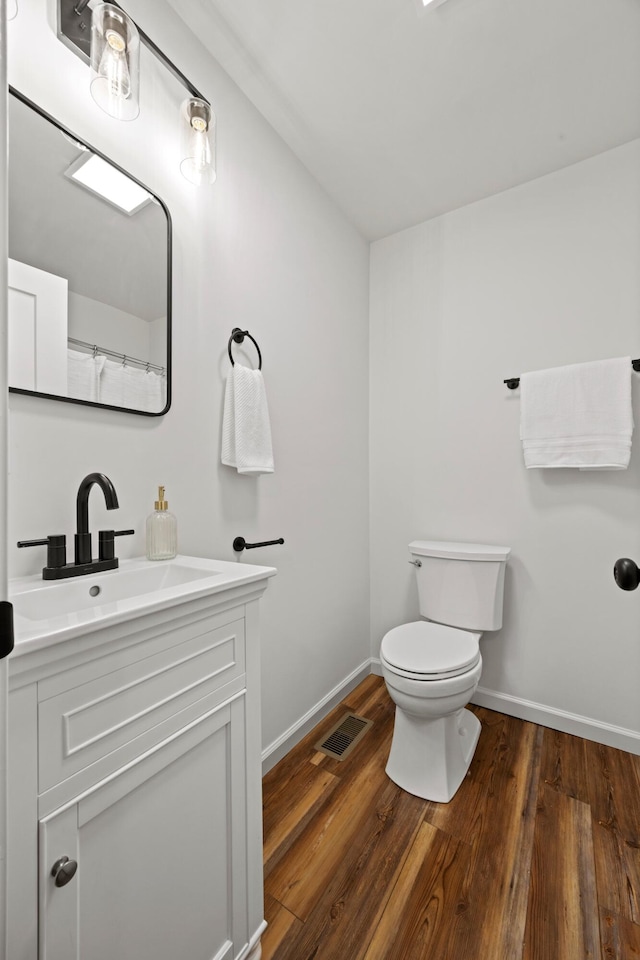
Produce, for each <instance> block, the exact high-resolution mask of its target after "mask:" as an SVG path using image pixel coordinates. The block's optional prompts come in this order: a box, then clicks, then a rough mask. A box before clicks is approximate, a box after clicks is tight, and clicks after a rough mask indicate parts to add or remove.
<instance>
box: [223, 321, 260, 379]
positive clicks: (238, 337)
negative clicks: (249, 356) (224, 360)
mask: <svg viewBox="0 0 640 960" xmlns="http://www.w3.org/2000/svg"><path fill="white" fill-rule="evenodd" d="M245 337H249V340H251V342H252V343H253V345H254V347H255V348H256V350H257V351H258V370H262V354H261V353H260V347H259V346H258V344H257V343H256V341H255V340H254V339H253V337H252V336H251V334H250V333H249V331H248V330H241V329H240V327H234V328H233V330H232V331H231V336H230V337H229V346H228V348H227V349H228V351H229V360H231V366H232V367H234V366H235V363H236V362H235V360H234V359H233V355H232V353H231V344H232V343H243V342H244V338H245Z"/></svg>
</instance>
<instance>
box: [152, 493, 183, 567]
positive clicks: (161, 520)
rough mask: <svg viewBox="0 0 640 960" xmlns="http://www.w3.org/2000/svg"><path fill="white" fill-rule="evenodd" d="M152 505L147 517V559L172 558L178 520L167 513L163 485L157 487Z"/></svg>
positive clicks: (167, 508) (175, 550)
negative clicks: (155, 498)
mask: <svg viewBox="0 0 640 960" xmlns="http://www.w3.org/2000/svg"><path fill="white" fill-rule="evenodd" d="M154 507H155V509H154V511H153V513H151V514H149V516H148V517H147V560H172V559H173V557H175V555H176V553H177V552H178V521H177V520H176V518H175V517H174V515H173V514H172V513H169V504H168V503H167V501H166V500H165V498H164V487H158V499H157V500H156V502H155V504H154Z"/></svg>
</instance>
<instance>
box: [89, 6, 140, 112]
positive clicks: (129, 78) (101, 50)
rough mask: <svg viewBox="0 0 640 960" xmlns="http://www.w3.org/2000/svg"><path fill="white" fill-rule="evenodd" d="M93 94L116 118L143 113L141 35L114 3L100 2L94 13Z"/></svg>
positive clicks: (105, 109)
mask: <svg viewBox="0 0 640 960" xmlns="http://www.w3.org/2000/svg"><path fill="white" fill-rule="evenodd" d="M91 96H92V97H93V99H94V100H95V102H96V103H97V104H98V106H99V107H101V108H102V109H103V110H104V111H105V113H108V114H109V116H110V117H115V118H116V120H135V118H136V117H137V116H138V114H139V113H140V36H139V34H138V31H137V30H136V27H135V24H134V23H132V21H131V20H130V19H129V17H127V15H126V14H125V13H123V11H122V10H120V9H118V7H114V6H113V4H111V3H100V4H98V6H97V7H95V9H94V11H93V14H92V17H91Z"/></svg>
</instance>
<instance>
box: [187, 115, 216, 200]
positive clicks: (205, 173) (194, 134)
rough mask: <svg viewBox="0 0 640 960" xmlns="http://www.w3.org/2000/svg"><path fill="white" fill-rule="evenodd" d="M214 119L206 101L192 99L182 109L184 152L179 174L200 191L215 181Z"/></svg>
mask: <svg viewBox="0 0 640 960" xmlns="http://www.w3.org/2000/svg"><path fill="white" fill-rule="evenodd" d="M214 124H215V119H214V116H213V113H212V112H211V107H210V106H209V104H208V103H207V102H206V100H201V99H200V98H199V97H189V99H188V100H185V101H184V103H183V104H182V107H181V108H180V130H181V140H182V144H181V146H182V149H181V154H180V155H181V157H182V160H181V161H180V172H181V173H182V176H183V177H185V179H186V180H189V182H190V183H194V184H195V185H196V186H197V187H199V186H201V185H202V184H204V183H213V182H214V180H215V179H216V168H215V158H214V155H213V148H212V141H213V136H212V134H213V127H214Z"/></svg>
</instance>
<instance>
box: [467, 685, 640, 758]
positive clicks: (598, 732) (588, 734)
mask: <svg viewBox="0 0 640 960" xmlns="http://www.w3.org/2000/svg"><path fill="white" fill-rule="evenodd" d="M471 702H472V703H476V704H478V706H480V707H487V708H488V709H489V710H497V711H499V712H500V713H506V714H508V715H509V716H511V717H518V719H519V720H530V721H531V722H532V723H539V724H541V726H543V727H551V729H552V730H561V731H562V732H563V733H571V734H573V735H574V736H577V737H583V738H584V739H585V740H593V741H594V742H595V743H604V744H606V746H608V747H616V748H617V749H618V750H626V751H627V752H628V753H634V754H636V755H637V756H640V733H638V732H637V731H636V730H628V729H627V728H626V727H616V726H614V725H613V724H610V723H602V722H600V721H598V720H593V719H592V718H591V717H583V716H580V714H577V713H568V712H567V711H566V710H558V709H556V708H554V707H549V706H547V705H546V704H543V703H535V702H534V701H532V700H523V699H521V698H520V697H513V696H510V695H509V694H506V693H498V692H497V691H496V690H487V689H486V688H485V687H478V689H477V690H476V692H475V694H474V696H473V699H472V701H471Z"/></svg>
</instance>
